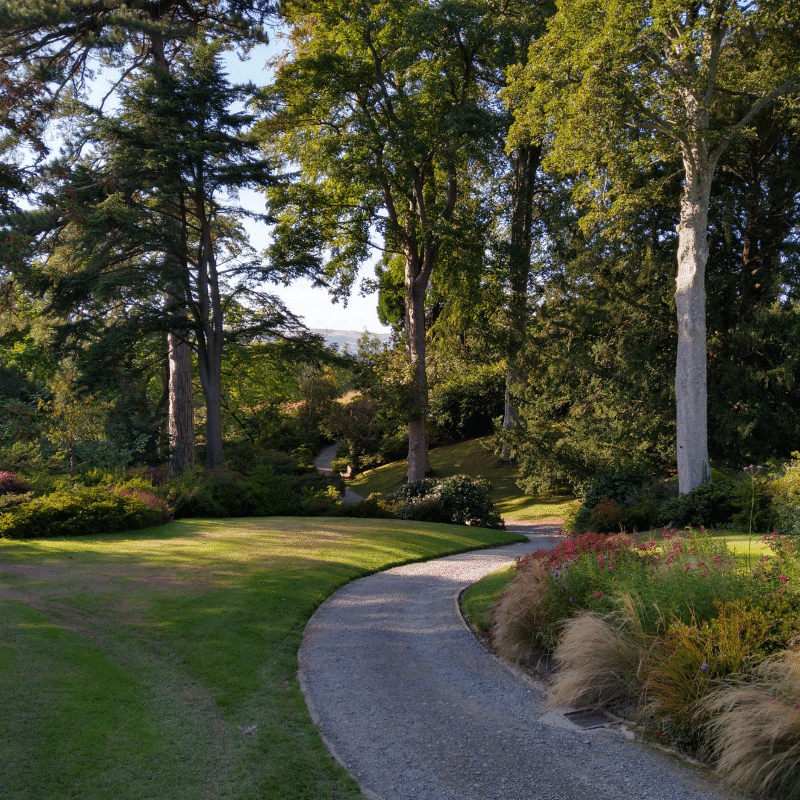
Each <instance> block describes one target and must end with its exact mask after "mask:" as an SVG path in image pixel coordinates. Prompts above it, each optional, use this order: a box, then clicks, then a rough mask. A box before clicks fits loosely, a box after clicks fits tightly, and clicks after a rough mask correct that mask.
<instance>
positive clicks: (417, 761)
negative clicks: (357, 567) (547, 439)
mask: <svg viewBox="0 0 800 800" xmlns="http://www.w3.org/2000/svg"><path fill="white" fill-rule="evenodd" d="M516 527H517V526H516V525H515V524H514V523H511V524H509V528H512V529H515V528H516ZM524 529H525V530H526V531H527V532H528V533H529V535H530V539H531V541H530V542H529V543H527V544H521V545H512V546H509V547H503V548H495V549H492V550H483V551H477V552H473V553H466V554H461V555H457V556H451V557H448V558H444V559H437V560H435V561H430V562H426V563H423V564H410V565H407V566H404V567H398V568H395V569H392V570H389V571H387V572H382V573H379V574H376V575H371V576H369V577H366V578H362V579H360V580H358V581H355V582H353V583H351V584H349V585H347V586H345V587H344V588H343V589H341V590H339V591H338V592H336V594H334V595H333V596H332V597H331V598H329V599H328V600H327V601H326V602H325V603H324V604H323V605H322V606H320V608H319V609H318V610H317V612H316V613H315V614H314V616H313V617H312V618H311V620H310V621H309V623H308V626H307V627H306V630H305V635H304V640H303V644H302V647H301V648H300V652H299V673H298V675H299V678H300V682H301V685H302V687H303V691H304V693H305V695H306V701H307V703H308V706H309V709H310V711H311V714H312V717H313V718H314V721H315V722H316V723H317V725H318V726H319V729H320V732H321V734H322V736H323V738H324V739H325V741H326V744H327V745H328V748H329V749H330V750H331V752H332V753H333V755H334V756H335V757H336V758H337V759H338V760H339V761H341V762H342V763H343V764H344V766H345V767H346V768H347V769H348V770H349V771H350V773H351V774H352V775H353V776H354V777H355V779H356V780H357V781H358V782H359V784H360V785H361V789H362V792H363V793H364V794H365V795H366V796H367V797H368V798H371V799H372V800H700V799H705V800H712V799H713V800H722V799H723V798H725V799H729V798H732V797H734V795H733V794H728V793H726V792H725V791H723V790H722V789H720V788H719V787H718V786H716V784H714V783H713V782H712V781H711V780H710V779H708V778H707V776H706V775H705V773H702V772H698V771H695V770H694V769H692V768H691V767H689V766H687V765H685V764H684V763H682V762H680V761H678V760H676V759H673V758H671V757H670V756H667V755H665V754H662V753H660V752H657V751H654V750H651V749H650V748H648V747H646V746H644V745H642V744H641V743H638V742H634V741H630V740H628V739H626V738H625V737H624V736H622V735H621V734H620V733H619V732H614V731H610V730H607V729H599V730H591V731H584V730H580V729H578V728H575V727H574V726H572V725H571V723H566V722H563V723H562V724H553V722H552V721H551V722H548V721H547V720H548V719H549V720H552V719H553V715H552V714H550V715H548V717H545V716H544V715H545V708H544V694H543V692H542V690H541V688H540V687H539V686H538V685H537V684H536V683H535V682H533V681H531V680H529V679H527V678H526V677H525V676H522V675H520V674H519V673H518V672H516V671H515V670H512V669H511V668H509V667H508V666H507V665H505V664H504V663H503V662H501V661H500V660H499V659H497V658H495V657H494V656H492V655H491V654H489V653H488V652H487V651H486V650H485V649H484V648H483V646H482V645H481V644H480V643H479V642H477V641H476V640H475V639H474V637H473V636H472V635H471V633H470V632H469V631H468V629H467V628H466V626H465V624H464V622H463V620H462V619H461V616H460V614H459V611H458V605H457V602H458V595H459V593H460V591H461V590H462V589H463V588H465V587H466V586H468V585H469V584H470V583H473V582H474V581H476V580H478V579H479V578H481V577H482V576H483V575H486V574H488V573H489V572H492V571H494V570H496V569H499V568H500V567H502V566H504V565H505V564H508V563H510V562H511V561H512V560H513V559H515V558H517V557H518V556H520V555H522V554H524V553H526V552H530V551H532V550H535V549H539V548H541V547H542V546H548V544H549V543H551V542H552V541H553V539H552V538H551V537H552V534H553V533H554V531H555V529H554V528H553V526H552V523H551V524H550V525H548V524H547V523H544V524H540V525H538V526H537V525H531V524H530V523H528V524H526V525H525V526H524ZM556 722H558V720H556Z"/></svg>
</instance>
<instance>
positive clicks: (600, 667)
mask: <svg viewBox="0 0 800 800" xmlns="http://www.w3.org/2000/svg"><path fill="white" fill-rule="evenodd" d="M763 543H764V545H766V547H767V548H768V553H767V554H766V555H765V554H763V553H762V552H758V553H757V554H755V555H753V552H752V549H751V550H749V551H748V553H747V554H746V555H739V556H738V557H737V555H736V554H734V553H733V552H732V551H731V550H730V549H729V548H728V547H727V546H726V544H725V542H724V541H723V540H721V539H719V538H716V537H710V536H708V535H706V534H705V533H704V532H702V531H701V532H700V533H696V532H691V531H689V532H685V533H680V534H679V533H677V532H676V531H664V532H663V534H662V536H661V541H660V542H655V541H651V542H647V543H644V544H641V543H637V542H636V541H635V540H633V539H631V538H630V537H626V536H613V537H604V536H600V535H598V534H586V535H584V536H581V537H573V538H570V539H567V540H565V541H563V542H561V543H559V545H558V547H556V548H555V549H554V550H551V551H546V552H541V553H537V554H533V555H531V556H527V557H526V558H525V559H523V560H522V561H521V562H520V563H519V564H518V565H517V574H516V575H515V577H514V579H513V580H512V581H511V583H510V584H509V585H508V587H507V589H506V590H505V592H504V594H503V595H502V596H501V598H500V599H499V601H498V603H497V606H496V609H495V622H494V627H493V629H492V637H493V643H494V645H495V647H496V649H497V650H498V651H499V652H500V653H501V654H503V655H505V656H506V657H508V658H511V659H514V660H525V659H527V658H530V656H531V654H532V653H534V652H536V650H537V649H539V650H541V649H549V650H551V651H552V654H553V662H554V663H555V665H556V667H557V672H556V674H555V676H554V678H553V682H552V698H551V705H555V706H577V707H594V708H600V707H604V708H607V709H609V710H612V711H615V712H617V713H622V714H626V715H629V716H630V717H633V718H636V719H637V720H638V721H639V722H641V723H642V724H644V725H645V726H646V727H647V728H648V729H650V730H651V731H652V732H653V733H654V734H656V735H658V736H659V738H661V740H662V741H665V740H666V741H668V742H670V743H672V744H674V745H677V746H679V747H682V748H684V749H686V750H688V751H690V752H692V753H693V754H694V755H697V756H700V757H705V758H708V759H710V760H712V761H713V762H714V763H716V765H717V767H718V769H719V770H720V773H721V774H723V775H725V776H726V779H728V780H730V781H731V782H733V783H735V784H736V785H738V786H741V787H743V788H745V789H747V790H752V791H757V792H767V793H769V794H770V795H771V796H773V797H774V798H775V799H776V800H783V798H786V800H788V798H797V797H798V796H800V593H798V591H797V587H800V557H799V556H798V552H797V550H796V548H795V545H794V542H793V541H792V540H790V539H787V538H786V537H782V536H779V535H778V534H770V535H769V536H765V537H763ZM756 550H760V548H756Z"/></svg>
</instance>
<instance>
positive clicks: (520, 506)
mask: <svg viewBox="0 0 800 800" xmlns="http://www.w3.org/2000/svg"><path fill="white" fill-rule="evenodd" d="M488 444H489V438H488V437H487V438H483V439H473V440H472V441H469V442H460V443H459V444H453V445H446V446H445V447H436V448H434V449H433V450H431V451H430V464H431V469H432V470H433V473H432V477H435V478H446V477H449V476H450V475H470V476H472V477H475V478H486V479H487V480H488V481H489V482H490V483H491V484H492V489H493V491H492V499H493V500H494V502H495V505H496V507H497V510H498V511H499V512H500V515H501V516H503V517H506V518H508V519H514V520H520V521H526V522H528V521H530V522H533V521H537V520H544V519H554V518H557V517H563V516H564V514H565V513H566V512H567V511H568V510H569V508H570V507H571V505H572V504H573V503H574V500H573V498H572V497H570V496H566V495H565V496H560V497H543V496H541V497H540V496H535V497H534V496H530V495H525V494H523V492H522V490H521V489H520V488H519V487H518V486H517V478H518V477H519V470H518V468H517V467H516V466H515V465H513V464H503V463H501V462H500V459H499V457H498V456H497V454H496V453H494V452H492V450H491V449H489V447H488ZM407 468H408V467H407V464H406V462H405V461H396V462H394V463H392V464H385V465H384V466H382V467H377V468H376V469H372V470H368V471H367V472H365V473H363V474H362V475H359V476H358V477H357V478H356V479H355V480H354V481H352V483H351V484H350V485H351V486H352V487H353V489H355V491H357V492H359V493H360V494H363V495H365V496H366V495H369V494H371V493H372V492H381V493H383V494H391V493H392V492H395V491H396V490H397V489H398V488H399V487H400V486H402V485H403V484H404V483H405V480H406V470H407Z"/></svg>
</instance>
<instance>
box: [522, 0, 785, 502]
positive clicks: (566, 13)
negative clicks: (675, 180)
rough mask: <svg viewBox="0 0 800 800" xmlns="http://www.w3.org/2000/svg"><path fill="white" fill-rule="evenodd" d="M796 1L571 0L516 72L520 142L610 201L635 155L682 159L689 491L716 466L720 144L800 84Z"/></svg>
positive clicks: (683, 437) (648, 159) (680, 279)
mask: <svg viewBox="0 0 800 800" xmlns="http://www.w3.org/2000/svg"><path fill="white" fill-rule="evenodd" d="M797 23H798V19H797V7H796V5H795V4H793V3H790V2H779V1H778V0H776V1H775V2H764V3H757V2H746V3H740V2H734V0H701V1H700V2H686V0H668V2H659V3H654V2H650V0H614V1H613V2H599V1H598V0H564V2H562V3H561V5H560V6H559V10H558V12H557V13H556V15H555V16H554V17H553V18H552V20H551V22H550V25H549V27H548V33H547V34H546V35H545V36H544V37H543V38H542V39H541V40H539V42H538V43H537V45H536V47H535V49H534V51H533V53H532V54H531V59H530V61H529V64H528V65H527V66H526V67H525V68H524V69H520V70H518V71H517V72H516V81H515V83H514V86H513V90H512V94H511V96H512V97H513V98H514V99H515V101H516V102H517V103H518V104H519V106H518V112H517V114H518V115H517V126H516V137H517V139H516V140H517V141H525V140H527V139H528V137H530V138H531V139H532V140H534V141H535V140H538V138H539V137H541V135H542V134H543V133H544V131H545V129H547V130H548V131H549V132H550V133H551V134H552V135H553V139H552V142H551V143H550V147H549V153H548V156H547V163H548V164H549V165H550V168H552V169H560V170H562V171H565V172H570V173H573V174H584V175H586V176H587V177H588V181H587V184H586V186H587V189H586V193H587V196H589V195H591V196H592V197H593V198H594V199H595V200H596V201H597V203H598V206H599V207H600V208H601V209H602V210H604V211H606V212H609V213H615V212H620V211H621V209H622V208H623V207H624V205H625V203H626V202H627V201H629V200H630V199H631V198H629V197H627V196H626V195H625V193H624V191H618V190H619V189H620V188H621V187H620V183H622V184H623V185H624V181H621V180H620V176H621V173H623V172H624V171H626V170H627V169H629V168H630V165H631V163H634V164H636V165H638V166H639V167H643V166H645V165H646V164H648V163H652V162H653V161H658V160H661V159H667V160H669V159H670V158H671V157H673V156H674V155H677V156H678V157H679V158H680V162H681V166H682V170H683V191H682V193H681V197H680V202H679V219H678V226H677V234H678V237H677V238H678V241H677V254H678V258H677V260H678V273H677V289H676V293H675V301H676V311H677V318H678V352H677V362H676V363H677V366H676V378H675V392H676V400H677V460H678V473H679V481H680V490H681V492H687V491H689V490H691V489H692V488H693V487H695V486H697V485H698V484H700V483H701V482H703V481H705V480H708V479H709V475H710V470H709V464H708V443H707V442H708V435H707V375H706V372H707V369H706V353H707V337H706V320H705V313H706V289H705V269H706V262H707V260H708V238H707V236H708V211H709V205H710V201H711V185H712V180H713V178H714V174H715V172H716V168H717V165H718V163H719V160H720V157H721V156H722V154H723V153H724V152H725V151H726V150H727V149H728V148H729V147H730V146H731V143H732V142H734V141H735V140H738V139H739V138H740V137H742V136H744V135H746V133H747V131H748V130H749V128H750V126H751V125H752V124H753V122H754V121H755V120H756V118H757V117H758V115H759V114H760V113H761V112H763V111H764V110H765V109H766V108H768V107H769V106H770V104H772V103H774V102H775V101H776V100H777V99H778V98H780V97H783V96H785V95H787V94H789V93H792V92H796V91H798V90H800V76H799V75H798V68H797V59H796V52H797V46H798V42H797V36H798V24H797Z"/></svg>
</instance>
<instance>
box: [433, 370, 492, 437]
mask: <svg viewBox="0 0 800 800" xmlns="http://www.w3.org/2000/svg"><path fill="white" fill-rule="evenodd" d="M504 392H505V377H504V375H503V374H502V372H501V371H500V370H499V369H498V368H497V366H495V365H485V366H479V365H474V366H471V367H470V368H467V369H465V370H464V371H462V372H461V373H460V374H456V375H453V376H452V377H450V378H449V379H448V380H446V381H442V382H437V383H435V384H434V386H433V388H432V390H431V394H430V409H429V418H430V422H431V433H430V436H431V441H432V442H437V443H447V442H452V441H461V440H464V439H475V438H477V437H478V436H485V435H486V434H489V433H491V432H492V428H493V425H494V421H495V419H496V418H497V417H500V416H502V414H503V394H504Z"/></svg>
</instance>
